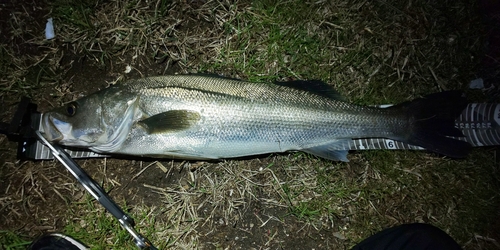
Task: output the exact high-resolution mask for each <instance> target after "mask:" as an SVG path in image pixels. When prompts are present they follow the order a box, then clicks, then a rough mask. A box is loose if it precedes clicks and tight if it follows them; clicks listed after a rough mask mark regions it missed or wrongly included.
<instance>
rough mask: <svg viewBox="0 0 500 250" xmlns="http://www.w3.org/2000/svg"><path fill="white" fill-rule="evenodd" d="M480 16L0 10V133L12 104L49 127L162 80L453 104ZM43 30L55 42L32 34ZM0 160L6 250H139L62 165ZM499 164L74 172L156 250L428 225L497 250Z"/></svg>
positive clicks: (291, 164)
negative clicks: (443, 98) (65, 110)
mask: <svg viewBox="0 0 500 250" xmlns="http://www.w3.org/2000/svg"><path fill="white" fill-rule="evenodd" d="M475 7H476V2H475V1H466V0H464V1H451V0H450V1H442V2H439V3H429V2H427V1H411V2H407V1H400V2H397V1H396V2H394V1H392V2H391V3H389V2H386V1H372V2H370V1H358V0H351V1H336V2H334V3H332V2H331V1H315V2H312V1H286V2H285V1H265V0H260V1H254V2H250V1H225V0H213V1H171V2H166V1H160V0H158V1H153V2H143V1H130V2H123V1H107V2H104V3H101V2H99V1H83V2H71V1H70V2H68V1H55V2H53V3H51V4H43V3H37V4H35V6H32V3H24V2H21V3H20V4H19V5H16V6H4V7H2V9H0V12H1V13H0V14H3V13H7V12H9V13H12V14H8V15H2V17H1V18H0V21H1V27H2V28H1V31H2V33H0V36H1V38H4V39H2V41H3V42H2V43H1V44H0V55H1V59H0V88H1V89H2V92H1V93H0V98H1V100H2V104H4V109H2V116H3V117H4V118H3V120H4V121H6V120H8V119H7V118H8V117H10V115H11V113H12V112H13V110H14V108H15V102H16V100H17V99H18V98H19V97H20V96H21V95H29V96H32V97H33V98H34V100H35V102H36V103H38V104H39V105H40V110H42V111H46V110H48V109H50V108H51V107H54V106H58V105H60V104H61V103H63V102H66V101H70V100H73V99H75V98H78V97H79V96H81V95H83V94H89V93H91V92H93V91H95V90H97V89H100V88H103V87H106V86H108V85H109V84H113V83H115V82H117V81H121V80H123V79H126V78H136V77H143V76H152V75H161V74H169V73H195V72H209V73H217V74H223V75H227V76H232V77H236V78H243V79H248V80H252V81H268V82H270V81H273V80H290V79H321V80H324V81H326V82H328V83H329V84H332V85H334V86H335V87H336V88H337V89H339V91H340V92H341V93H343V94H345V95H346V96H347V97H348V98H349V99H350V100H352V101H354V102H356V103H360V104H381V103H395V102H400V101H405V100H409V99H412V98H414V97H418V96H419V95H422V94H425V93H429V92H436V91H440V90H445V89H464V88H465V87H466V84H467V83H468V82H469V81H470V80H471V79H473V78H475V77H476V75H475V74H476V72H475V71H476V67H477V65H478V63H479V59H480V57H481V56H482V54H481V49H482V46H483V41H484V38H483V37H482V33H481V29H478V28H477V27H481V22H480V21H479V20H480V17H479V16H477V14H476V11H475V10H474V9H475ZM49 16H50V17H54V23H55V28H56V35H57V38H56V39H55V40H52V41H46V40H45V39H44V37H43V32H42V31H43V29H44V25H45V19H46V18H47V17H49ZM127 66H128V67H130V69H131V71H130V72H129V73H126V72H125V70H126V69H127ZM473 94H474V95H476V96H477V98H478V99H480V98H484V97H483V96H482V95H481V93H473ZM0 144H2V145H4V146H2V151H0V154H1V155H2V156H1V159H3V160H2V161H1V162H0V163H1V164H2V167H1V168H0V169H1V171H0V183H1V184H0V187H1V188H0V192H1V193H0V211H1V212H2V214H3V215H2V220H1V221H2V222H0V229H2V230H7V231H6V233H4V231H0V242H3V243H2V246H7V245H8V244H11V243H12V244H17V243H19V242H23V240H24V239H26V238H28V239H29V238H32V237H34V236H36V235H39V234H41V233H44V232H51V231H63V232H64V233H67V234H70V235H72V236H74V237H76V238H78V239H80V240H82V241H84V242H85V243H87V244H89V245H91V246H92V247H93V248H96V249H107V248H110V247H112V246H113V247H114V248H116V249H130V248H132V247H133V243H132V242H131V240H130V238H129V237H128V236H127V234H126V233H125V232H124V231H123V230H122V229H121V228H120V227H119V226H118V223H117V222H116V221H114V220H113V219H112V218H111V216H110V215H109V214H108V213H106V212H104V210H103V209H102V208H101V207H100V206H99V205H97V204H96V203H95V202H94V201H92V199H91V198H90V197H89V196H88V195H86V194H85V193H84V191H83V190H82V188H81V187H80V186H79V185H78V184H76V183H75V181H74V179H73V178H72V177H71V176H70V175H69V174H68V173H67V171H65V170H64V169H63V168H62V166H60V165H59V164H58V163H56V162H51V161H42V162H20V161H17V160H16V159H15V150H14V148H15V144H13V143H10V142H7V139H6V138H5V137H1V138H0ZM495 156H496V151H495V149H477V150H474V151H473V153H472V154H471V155H470V157H469V158H467V159H466V160H463V161H455V160H449V159H443V158H440V157H438V156H435V155H432V154H428V153H425V152H409V151H403V152H394V151H391V152H388V151H369V152H356V153H354V154H351V155H350V156H349V158H350V160H351V162H350V163H336V162H330V161H326V160H321V159H317V158H314V157H312V156H310V155H307V154H303V153H290V154H284V155H270V156H262V157H253V158H249V159H240V160H227V161H221V162H210V163H205V162H178V161H160V162H154V161H150V160H145V159H136V160H127V159H90V160H81V161H78V162H79V163H80V164H81V165H82V167H83V168H85V169H86V170H87V171H88V172H89V173H90V174H91V175H92V176H93V177H94V178H95V179H96V180H97V181H98V182H99V183H101V184H102V185H103V186H104V187H105V189H106V190H109V192H110V195H111V196H112V197H114V198H115V199H116V201H117V202H118V203H119V204H121V205H122V206H123V208H124V210H126V211H127V212H128V213H130V214H131V215H132V216H133V217H134V218H135V219H136V222H137V228H138V230H139V231H140V232H141V233H143V234H145V235H146V236H147V237H148V238H149V239H150V240H151V241H153V242H154V243H155V244H156V245H157V246H159V248H162V249H166V248H169V249H170V248H173V249H195V248H203V249H233V248H234V249H249V248H250V249H277V248H285V249H292V248H294V249H297V248H300V249H312V248H315V249H338V248H349V247H352V246H353V245H354V244H355V243H357V242H359V241H360V240H362V239H363V238H365V237H367V236H369V235H370V234H372V233H375V232H377V231H379V230H381V229H383V228H386V227H389V226H393V225H398V224H401V223H410V222H426V223H430V224H433V225H436V226H438V227H440V228H442V229H443V230H445V231H447V232H448V233H449V234H450V235H452V237H454V238H455V239H456V240H457V241H458V242H459V243H460V244H461V245H462V246H464V248H466V249H480V248H483V249H496V248H497V247H498V240H499V239H500V238H498V237H499V235H498V233H496V229H497V228H498V226H499V225H500V223H498V222H497V223H495V221H494V220H498V211H497V208H498V205H499V204H500V198H499V197H498V194H497V192H496V191H495V190H498V188H499V186H500V185H499V173H498V167H497V166H498V165H496V164H497V163H496V162H494V161H492V160H491V159H493V158H494V157H495ZM495 161H496V160H495ZM13 235H14V236H13ZM16 235H17V236H19V237H20V238H16ZM24 236H27V237H24Z"/></svg>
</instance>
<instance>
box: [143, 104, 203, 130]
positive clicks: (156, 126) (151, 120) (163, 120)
mask: <svg viewBox="0 0 500 250" xmlns="http://www.w3.org/2000/svg"><path fill="white" fill-rule="evenodd" d="M199 120H200V114H199V113H198V112H195V111H191V110H170V111H166V112H163V113H159V114H156V115H153V116H150V117H148V118H146V119H144V120H141V121H139V125H141V126H142V127H144V129H146V131H147V133H148V134H159V133H168V132H174V131H180V130H185V129H188V128H189V127H191V126H193V125H194V124H196V123H197V122H198V121H199Z"/></svg>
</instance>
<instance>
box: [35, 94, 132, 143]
mask: <svg viewBox="0 0 500 250" xmlns="http://www.w3.org/2000/svg"><path fill="white" fill-rule="evenodd" d="M106 90H107V91H101V92H97V93H95V94H92V95H89V96H87V97H84V98H82V99H79V100H76V101H73V102H70V103H68V104H66V105H63V106H61V107H58V108H56V109H54V110H52V111H49V112H45V113H44V114H43V115H42V128H43V131H44V133H45V137H46V139H47V140H48V141H51V142H55V143H58V144H61V145H66V146H74V147H85V148H91V149H92V148H96V149H98V150H97V151H103V152H104V151H108V152H112V151H113V149H116V147H118V146H119V145H118V144H120V143H122V142H123V141H124V140H125V137H126V136H127V134H128V132H129V130H130V127H131V123H132V119H133V116H134V110H135V107H136V103H137V102H136V100H137V99H138V98H137V97H133V96H132V97H131V96H130V95H127V94H126V93H123V92H122V91H109V90H110V89H106ZM99 148H107V150H104V149H103V150H99Z"/></svg>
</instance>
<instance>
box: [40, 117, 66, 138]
mask: <svg viewBox="0 0 500 250" xmlns="http://www.w3.org/2000/svg"><path fill="white" fill-rule="evenodd" d="M54 120H55V121H54ZM58 123H59V124H60V123H61V121H59V120H58V119H56V118H54V117H52V116H51V115H50V114H47V113H43V114H42V130H43V131H42V132H44V137H45V139H47V140H48V141H50V142H59V141H61V140H62V139H63V138H64V134H63V133H62V132H61V131H59V129H58V127H57V125H56V124H58Z"/></svg>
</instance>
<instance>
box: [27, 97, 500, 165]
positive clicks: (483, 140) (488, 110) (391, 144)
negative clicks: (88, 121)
mask: <svg viewBox="0 0 500 250" xmlns="http://www.w3.org/2000/svg"><path fill="white" fill-rule="evenodd" d="M387 106H390V105H383V107H387ZM381 107H382V106H381ZM31 121H32V126H33V128H35V129H37V128H38V129H41V128H42V125H41V114H34V115H33V116H32V119H31ZM455 127H457V128H458V129H460V130H462V133H463V134H464V135H465V137H460V138H457V139H459V140H464V141H467V142H469V143H470V144H471V145H472V146H473V147H483V146H495V145H500V103H471V104H469V105H467V107H466V108H465V109H464V110H463V111H462V114H461V115H460V116H459V117H458V118H457V119H456V120H455ZM343 148H344V149H347V150H368V149H406V150H423V148H421V147H418V146H414V145H410V144H407V143H403V142H400V141H394V140H390V139H383V138H366V139H352V140H350V141H348V142H346V143H345V144H344V145H343ZM66 151H67V152H68V153H69V154H70V156H71V157H73V158H95V157H109V155H103V154H98V153H95V152H92V151H85V150H69V149H66ZM20 154H21V156H22V157H23V158H27V159H34V160H45V159H53V157H52V154H51V153H50V150H49V149H48V148H47V147H45V146H44V145H43V144H41V143H40V142H39V141H34V142H24V144H22V145H21V149H20Z"/></svg>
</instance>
